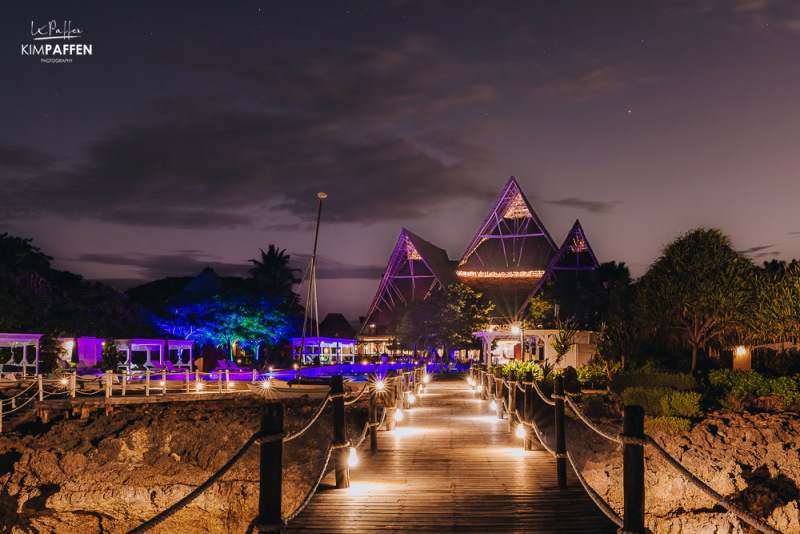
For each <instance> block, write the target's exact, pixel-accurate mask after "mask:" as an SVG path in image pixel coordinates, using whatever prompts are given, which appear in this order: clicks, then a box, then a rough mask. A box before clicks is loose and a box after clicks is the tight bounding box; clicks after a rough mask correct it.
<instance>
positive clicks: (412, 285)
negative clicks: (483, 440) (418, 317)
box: [357, 176, 598, 365]
mask: <svg viewBox="0 0 800 534" xmlns="http://www.w3.org/2000/svg"><path fill="white" fill-rule="evenodd" d="M597 265H598V262H597V258H596V257H595V255H594V252H593V251H592V249H591V246H590V245H589V241H588V239H587V238H586V234H585V232H584V230H583V228H582V227H581V224H580V222H579V221H577V220H576V221H575V224H574V225H573V226H572V228H571V230H570V231H569V233H568V234H567V236H566V238H565V239H564V241H563V242H562V244H561V246H558V245H557V244H556V242H555V241H554V240H553V238H552V237H551V236H550V233H549V232H548V231H547V228H545V226H544V223H543V222H542V221H541V219H539V217H538V216H537V215H536V212H535V211H534V210H533V208H532V207H531V204H530V202H528V199H527V198H526V197H525V194H524V193H523V192H522V189H521V188H520V186H519V184H518V183H517V181H516V180H515V179H514V177H513V176H512V177H511V178H510V179H509V180H508V182H507V183H506V185H505V187H503V189H502V191H501V192H500V195H499V196H498V198H497V200H496V201H495V203H494V205H493V206H492V208H491V210H490V211H489V213H488V215H487V216H486V218H485V220H484V221H483V224H482V225H481V226H480V228H479V229H478V231H477V233H476V234H475V236H474V237H473V238H472V240H471V241H470V243H469V245H468V246H467V248H466V250H465V251H464V254H463V255H462V256H461V258H460V259H459V260H455V261H453V260H450V259H449V257H448V255H447V252H446V251H445V250H443V249H441V248H439V247H437V246H435V245H433V244H431V243H430V242H428V241H426V240H425V239H423V238H421V237H419V236H418V235H416V234H414V233H412V232H410V231H408V230H406V229H405V228H404V229H402V230H401V232H400V237H399V238H398V240H397V244H396V245H395V248H394V251H393V252H392V255H391V256H390V258H389V263H388V265H387V267H386V271H385V272H384V274H383V277H382V278H381V282H380V285H379V286H378V291H377V293H376V294H375V297H374V299H373V301H372V304H371V305H370V308H369V311H368V312H367V314H366V316H365V318H364V321H363V322H362V324H361V328H360V330H359V332H358V336H357V339H358V341H359V353H360V354H379V353H382V352H386V351H387V348H388V347H389V346H390V344H391V335H390V334H389V325H390V324H391V323H392V320H393V317H394V314H395V312H396V310H397V309H398V308H399V307H400V306H402V305H404V304H406V303H410V302H415V301H419V300H422V299H425V298H426V297H427V295H428V294H429V293H430V292H431V291H432V290H433V289H435V288H437V287H440V286H448V285H450V284H455V283H463V284H465V285H467V286H469V287H470V288H472V289H474V290H475V291H478V292H480V293H482V294H483V295H484V296H486V297H487V298H488V299H489V300H490V301H491V302H492V303H493V304H494V306H495V308H494V311H493V312H492V325H491V327H490V330H488V331H487V332H482V333H481V332H476V334H475V335H476V337H478V338H480V339H482V340H484V350H482V351H481V352H482V353H483V355H484V358H485V359H486V360H487V361H490V359H491V358H492V357H495V358H501V359H507V358H510V357H514V355H516V357H517V358H519V357H522V354H523V353H524V355H525V359H545V358H548V357H549V356H550V354H549V352H548V348H549V345H548V344H547V339H548V336H550V335H552V331H545V330H536V331H534V330H524V331H523V332H521V333H520V326H521V325H522V323H523V320H524V319H525V318H526V315H527V310H528V304H529V303H530V300H531V298H533V297H534V296H535V295H536V293H537V292H538V291H539V289H540V288H541V287H542V285H543V284H544V283H545V282H547V281H549V280H553V279H555V278H557V277H560V276H568V275H569V273H570V272H572V273H573V275H574V273H577V272H580V271H586V270H591V269H594V268H595V267H597ZM584 334H585V335H584ZM590 334H591V333H588V332H586V333H581V335H579V336H578V337H579V340H580V341H579V346H578V347H577V348H576V349H575V350H576V351H577V352H576V354H575V355H574V358H569V357H567V358H566V360H564V361H565V362H566V361H567V360H570V361H571V359H575V361H576V362H577V361H579V360H581V359H582V356H581V354H582V353H585V352H586V351H587V350H588V346H589V344H590V343H592V342H593V339H592V338H591V335H590ZM492 341H495V342H496V343H495V344H494V345H495V347H494V349H492V350H493V351H494V352H492V350H490V349H491V347H492ZM523 346H524V348H525V350H524V351H523V350H522V349H523ZM581 351H583V352H581ZM563 365H568V364H566V363H563ZM569 365H574V364H569Z"/></svg>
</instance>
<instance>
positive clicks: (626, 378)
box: [609, 371, 697, 393]
mask: <svg viewBox="0 0 800 534" xmlns="http://www.w3.org/2000/svg"><path fill="white" fill-rule="evenodd" d="M609 386H610V387H611V390H612V391H614V392H615V393H622V392H623V391H625V390H626V389H628V388H632V387H637V386H640V387H649V388H657V387H667V388H672V389H677V390H679V391H690V390H692V389H694V388H695V387H697V381H696V380H695V379H694V377H692V375H687V374H685V373H656V372H653V371H635V372H624V373H618V374H617V375H616V376H614V379H613V380H612V381H611V383H610V384H609Z"/></svg>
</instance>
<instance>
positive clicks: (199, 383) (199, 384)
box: [195, 382, 203, 391]
mask: <svg viewBox="0 0 800 534" xmlns="http://www.w3.org/2000/svg"><path fill="white" fill-rule="evenodd" d="M195 389H196V390H197V391H200V390H201V389H203V383H202V382H198V383H197V385H196V386H195Z"/></svg>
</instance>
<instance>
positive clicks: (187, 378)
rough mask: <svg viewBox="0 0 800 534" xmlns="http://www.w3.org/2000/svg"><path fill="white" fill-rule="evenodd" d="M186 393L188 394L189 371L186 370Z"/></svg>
mask: <svg viewBox="0 0 800 534" xmlns="http://www.w3.org/2000/svg"><path fill="white" fill-rule="evenodd" d="M186 393H189V369H186Z"/></svg>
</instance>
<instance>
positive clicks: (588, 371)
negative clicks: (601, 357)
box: [578, 362, 608, 389]
mask: <svg viewBox="0 0 800 534" xmlns="http://www.w3.org/2000/svg"><path fill="white" fill-rule="evenodd" d="M578 381H579V382H580V383H581V386H583V387H584V388H585V389H598V388H604V387H606V385H607V384H608V372H607V370H606V364H605V363H603V362H595V363H587V364H586V365H584V366H583V367H581V368H579V369H578Z"/></svg>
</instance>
